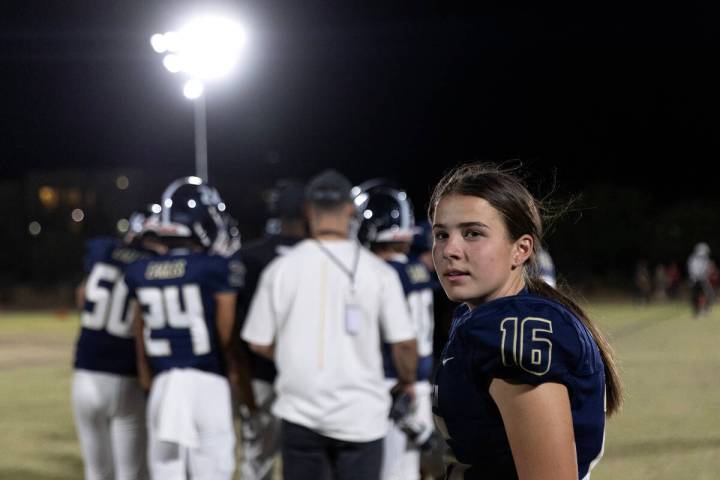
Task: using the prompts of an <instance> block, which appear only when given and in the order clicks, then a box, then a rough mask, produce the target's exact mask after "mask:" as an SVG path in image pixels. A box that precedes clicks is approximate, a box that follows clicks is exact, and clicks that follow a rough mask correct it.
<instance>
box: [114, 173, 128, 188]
mask: <svg viewBox="0 0 720 480" xmlns="http://www.w3.org/2000/svg"><path fill="white" fill-rule="evenodd" d="M115 186H116V187H117V188H118V189H119V190H127V188H128V187H129V186H130V179H129V178H128V177H127V176H125V175H120V176H119V177H117V178H116V179H115Z"/></svg>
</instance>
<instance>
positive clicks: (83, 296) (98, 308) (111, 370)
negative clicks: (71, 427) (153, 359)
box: [72, 211, 152, 480]
mask: <svg viewBox="0 0 720 480" xmlns="http://www.w3.org/2000/svg"><path fill="white" fill-rule="evenodd" d="M147 215H148V212H145V211H136V212H133V214H132V215H131V216H130V228H129V230H128V231H127V233H125V235H124V236H123V238H122V239H118V238H112V237H99V238H94V239H92V240H90V241H89V242H88V243H87V254H86V256H85V272H86V273H87V277H86V278H85V280H84V281H83V283H82V284H81V285H80V286H79V287H78V289H77V299H78V307H79V308H80V310H81V313H80V322H81V329H80V335H79V337H78V340H77V346H76V353H75V365H74V366H75V371H74V374H73V384H72V406H73V412H74V418H75V426H76V429H77V432H78V437H79V439H80V448H81V450H82V456H83V462H84V471H85V479H86V480H94V479H107V478H115V479H118V480H122V479H127V480H130V479H144V478H147V468H146V457H145V451H146V433H145V396H144V395H143V391H142V389H141V388H140V384H139V383H138V379H137V368H136V364H135V344H134V340H133V338H132V313H133V306H132V303H131V302H130V301H129V298H128V288H127V286H126V284H125V280H124V276H125V270H126V268H127V266H128V265H129V264H130V263H132V262H134V261H136V260H138V259H141V258H146V257H148V256H150V255H151V254H152V253H151V252H150V251H148V250H147V249H146V248H143V247H142V246H141V245H142V243H143V233H144V224H145V221H146V219H147Z"/></svg>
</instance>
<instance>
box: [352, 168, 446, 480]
mask: <svg viewBox="0 0 720 480" xmlns="http://www.w3.org/2000/svg"><path fill="white" fill-rule="evenodd" d="M354 192H355V193H356V196H355V199H354V202H355V207H356V209H357V214H358V217H359V219H360V221H361V223H360V227H359V230H358V238H359V240H360V241H361V242H362V243H363V244H365V245H366V246H367V247H368V248H370V250H372V252H373V253H375V254H376V255H377V256H379V257H380V258H382V259H383V260H385V261H386V262H387V263H388V264H389V265H390V266H391V267H393V269H394V270H395V271H396V272H397V274H398V276H399V277H400V280H401V282H402V285H403V289H404V291H405V296H406V298H407V303H408V306H409V309H410V313H411V317H412V320H413V323H414V324H415V330H416V332H417V351H418V368H417V382H416V383H415V402H414V404H413V405H408V406H407V407H408V410H407V411H400V410H402V409H398V408H396V409H395V410H394V412H393V415H392V416H393V417H396V418H393V420H394V422H393V424H392V426H391V427H390V430H389V431H388V434H387V436H386V437H385V440H384V442H383V450H384V451H383V468H382V477H381V478H382V479H383V480H391V479H398V480H419V478H420V454H421V448H422V449H430V448H431V446H432V440H434V437H433V435H432V434H433V420H432V405H431V396H430V394H431V388H430V382H429V380H430V377H431V374H432V369H433V329H434V316H433V279H432V276H431V274H430V271H429V270H428V268H427V266H426V265H425V264H423V263H422V261H421V260H419V259H417V258H416V259H413V260H410V259H409V258H408V253H409V251H410V247H411V244H412V241H413V235H414V234H415V230H416V229H415V217H414V213H413V206H412V203H411V202H410V199H409V198H408V196H407V193H406V192H405V191H403V190H402V189H400V188H397V187H395V186H393V184H392V182H390V181H387V180H383V179H375V180H369V181H367V182H365V183H363V184H362V185H360V186H358V187H356V189H355V190H354ZM383 364H384V369H385V376H386V378H387V382H388V388H389V389H390V388H392V387H393V386H394V385H395V383H396V382H397V373H396V372H395V368H394V366H393V362H392V353H391V349H390V346H389V345H387V344H384V345H383ZM395 405H396V407H398V406H399V405H400V404H399V403H398V402H396V403H395Z"/></svg>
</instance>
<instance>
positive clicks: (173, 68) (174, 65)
mask: <svg viewBox="0 0 720 480" xmlns="http://www.w3.org/2000/svg"><path fill="white" fill-rule="evenodd" d="M163 65H164V66H165V68H167V70H168V72H170V73H178V72H179V71H180V70H182V59H181V58H180V56H179V55H175V54H172V53H171V54H169V55H165V57H164V58H163Z"/></svg>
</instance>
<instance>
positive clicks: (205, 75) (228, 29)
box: [150, 15, 245, 182]
mask: <svg viewBox="0 0 720 480" xmlns="http://www.w3.org/2000/svg"><path fill="white" fill-rule="evenodd" d="M244 43H245V33H244V30H243V28H242V27H241V26H240V24H239V23H237V22H236V21H234V20H232V19H230V18H229V17H224V16H218V15H205V16H200V17H195V18H193V19H191V20H190V21H189V22H188V23H187V24H185V25H184V26H183V27H182V28H180V29H178V30H177V31H170V32H166V33H164V34H163V33H156V34H154V35H153V36H152V37H151V38H150V45H151V46H152V48H153V50H155V51H156V52H157V53H159V54H162V55H164V57H163V65H164V66H165V68H166V69H167V70H168V71H169V72H170V73H173V74H179V75H183V76H184V77H185V84H184V86H183V95H185V97H186V98H188V99H189V100H191V101H193V102H194V115H195V174H196V175H197V176H198V177H200V178H202V179H203V180H204V181H206V182H207V181H208V155H207V102H206V100H205V95H206V93H205V91H206V88H205V87H206V84H207V83H209V82H211V81H214V80H217V79H220V78H223V77H226V76H227V75H228V74H229V73H230V72H231V71H232V70H233V68H234V67H235V66H236V64H237V63H238V60H239V58H240V54H241V51H242V49H243V46H244Z"/></svg>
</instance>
